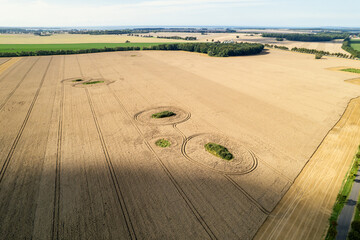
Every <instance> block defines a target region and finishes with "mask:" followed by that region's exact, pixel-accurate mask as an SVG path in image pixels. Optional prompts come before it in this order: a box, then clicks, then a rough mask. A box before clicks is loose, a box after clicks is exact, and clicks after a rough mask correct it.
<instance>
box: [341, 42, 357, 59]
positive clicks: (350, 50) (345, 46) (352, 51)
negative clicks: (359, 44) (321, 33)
mask: <svg viewBox="0 0 360 240" xmlns="http://www.w3.org/2000/svg"><path fill="white" fill-rule="evenodd" d="M350 41H351V40H350V38H346V39H345V40H344V42H343V45H342V49H344V50H345V51H347V52H348V53H350V54H351V55H353V56H354V57H357V58H360V51H358V50H355V49H354V48H352V47H351V44H350Z"/></svg>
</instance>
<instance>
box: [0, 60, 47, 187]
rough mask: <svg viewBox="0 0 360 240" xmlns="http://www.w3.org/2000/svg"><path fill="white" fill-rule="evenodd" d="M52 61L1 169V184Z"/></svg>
mask: <svg viewBox="0 0 360 240" xmlns="http://www.w3.org/2000/svg"><path fill="white" fill-rule="evenodd" d="M52 59H53V57H51V59H50V61H49V63H48V65H47V67H46V70H45V72H44V74H43V76H42V79H41V81H40V84H39V87H38V89H37V91H36V93H35V96H34V98H33V100H32V102H31V104H30V107H29V110H28V112H27V114H26V117H25V119H24V122H23V123H22V125H21V127H20V130H19V131H18V134H17V136H16V138H15V140H14V142H13V144H12V146H11V148H10V151H9V153H8V155H7V157H6V159H5V162H4V164H3V166H2V167H1V170H0V182H1V181H2V179H3V178H4V175H5V172H6V169H7V167H8V166H9V163H10V160H11V158H12V156H13V154H14V152H15V149H16V146H17V144H18V142H19V140H20V138H21V135H22V133H23V131H24V129H25V127H26V124H27V122H28V120H29V117H30V115H31V112H32V110H33V108H34V105H35V103H36V100H37V98H38V96H39V93H40V90H41V87H42V86H43V83H44V81H45V77H46V74H47V72H48V70H49V67H50V64H51V62H52Z"/></svg>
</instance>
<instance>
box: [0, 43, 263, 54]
mask: <svg viewBox="0 0 360 240" xmlns="http://www.w3.org/2000/svg"><path fill="white" fill-rule="evenodd" d="M263 49H264V45H262V44H258V43H236V44H224V43H173V44H161V45H157V46H152V47H143V50H171V51H177V50H183V51H188V52H199V53H207V54H208V55H209V56H215V57H229V56H245V55H254V54H259V53H261V51H262V50H263ZM137 50H141V48H140V47H113V48H111V47H110V48H109V47H106V48H91V49H81V50H39V51H30V52H25V51H22V52H1V53H0V57H18V56H43V55H67V54H82V53H96V52H115V51H137Z"/></svg>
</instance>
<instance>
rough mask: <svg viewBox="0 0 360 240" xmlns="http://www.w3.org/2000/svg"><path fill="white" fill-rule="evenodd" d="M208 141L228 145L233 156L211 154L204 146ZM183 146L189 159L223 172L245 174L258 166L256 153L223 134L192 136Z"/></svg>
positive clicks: (184, 152)
mask: <svg viewBox="0 0 360 240" xmlns="http://www.w3.org/2000/svg"><path fill="white" fill-rule="evenodd" d="M208 143H216V144H218V145H221V146H226V148H227V149H228V151H229V152H231V154H232V157H233V158H231V160H225V159H221V158H220V157H217V156H215V155H213V154H211V153H210V152H208V151H207V150H206V149H205V148H204V146H205V145H206V144H208ZM183 148H184V150H183V154H185V155H186V157H187V158H188V159H190V160H192V161H194V162H196V163H198V164H201V165H204V166H206V167H209V168H211V169H213V170H216V171H219V172H222V173H228V174H245V173H249V172H251V171H253V170H254V169H255V168H256V167H257V159H256V156H255V154H254V153H252V152H251V151H250V150H249V149H247V148H246V147H245V146H243V145H242V144H240V143H238V142H237V141H235V140H232V139H229V138H226V137H224V136H221V135H216V134H200V135H195V136H192V137H190V138H189V139H188V141H187V142H186V143H185V146H184V147H183Z"/></svg>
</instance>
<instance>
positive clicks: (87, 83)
mask: <svg viewBox="0 0 360 240" xmlns="http://www.w3.org/2000/svg"><path fill="white" fill-rule="evenodd" d="M103 82H104V81H93V82H84V83H83V84H84V85H90V84H97V83H103Z"/></svg>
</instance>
